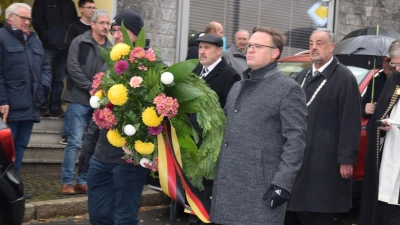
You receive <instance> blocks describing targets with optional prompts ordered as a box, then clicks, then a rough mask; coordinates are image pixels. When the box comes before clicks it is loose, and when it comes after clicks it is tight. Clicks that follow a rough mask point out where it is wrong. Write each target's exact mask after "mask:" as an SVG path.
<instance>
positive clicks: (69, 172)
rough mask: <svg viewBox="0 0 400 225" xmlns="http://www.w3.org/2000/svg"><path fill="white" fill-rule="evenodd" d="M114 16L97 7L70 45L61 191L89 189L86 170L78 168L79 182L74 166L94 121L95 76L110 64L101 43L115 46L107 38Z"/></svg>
mask: <svg viewBox="0 0 400 225" xmlns="http://www.w3.org/2000/svg"><path fill="white" fill-rule="evenodd" d="M110 23H111V22H110V16H109V15H108V12H107V11H106V10H104V9H99V10H96V11H95V12H94V13H93V16H92V18H91V23H90V25H91V28H92V29H91V30H88V31H86V32H85V33H83V34H81V35H79V36H78V37H76V38H75V39H74V40H73V41H72V43H71V46H70V49H69V53H68V60H67V68H68V73H69V75H70V79H68V80H67V87H66V90H65V94H64V96H63V100H64V101H66V102H68V108H67V111H68V136H67V137H68V142H67V146H66V147H65V150H64V159H63V163H62V165H61V171H62V175H61V180H62V187H61V194H75V192H78V193H87V185H86V174H85V173H83V172H82V171H78V175H77V179H76V185H75V187H74V188H72V184H73V182H74V167H75V163H76V158H77V155H78V151H79V148H80V147H81V144H82V137H83V132H84V130H85V127H87V126H89V124H90V122H91V121H92V113H93V109H92V107H91V106H90V104H89V99H90V93H89V91H90V90H91V89H92V82H93V77H94V75H95V74H96V73H98V72H102V71H105V70H106V69H107V64H106V63H105V61H104V59H103V57H102V56H101V54H100V51H99V49H98V46H101V47H103V48H108V47H111V42H110V41H109V40H108V39H107V34H108V29H109V27H110Z"/></svg>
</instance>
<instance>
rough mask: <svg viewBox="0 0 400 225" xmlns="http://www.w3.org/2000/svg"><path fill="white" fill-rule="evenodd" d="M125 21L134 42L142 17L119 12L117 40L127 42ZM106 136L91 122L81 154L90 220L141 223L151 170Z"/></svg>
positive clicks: (113, 28) (114, 23)
mask: <svg viewBox="0 0 400 225" xmlns="http://www.w3.org/2000/svg"><path fill="white" fill-rule="evenodd" d="M122 22H124V25H125V27H126V28H127V30H128V34H129V37H130V40H131V41H132V42H135V41H136V39H137V36H138V35H139V32H140V30H141V29H142V27H143V26H144V23H143V19H142V17H140V15H139V14H137V13H136V12H134V11H131V10H123V11H120V12H119V13H118V14H117V15H116V16H115V17H114V19H113V21H112V25H111V33H112V34H113V37H114V40H115V42H116V43H122V42H123V41H124V37H123V35H122V32H121V24H122ZM106 135H107V130H106V129H102V130H100V129H99V127H98V126H97V125H96V123H94V122H92V123H91V124H90V127H89V130H88V133H87V134H86V135H85V140H84V141H83V145H82V153H81V155H80V156H79V170H80V171H83V172H87V184H88V187H89V195H88V205H89V214H90V223H91V224H96V225H100V224H132V225H136V224H138V223H139V218H138V213H139V207H140V204H139V203H140V199H141V196H142V191H143V187H144V183H145V181H146V176H147V174H148V171H149V170H148V169H147V168H144V167H142V166H140V165H136V166H135V165H134V164H130V163H127V162H126V160H124V159H123V158H122V157H123V155H124V153H123V151H121V148H117V147H114V146H112V145H111V144H110V143H109V142H108V139H107V136H106ZM89 160H90V161H89ZM89 165H90V166H89Z"/></svg>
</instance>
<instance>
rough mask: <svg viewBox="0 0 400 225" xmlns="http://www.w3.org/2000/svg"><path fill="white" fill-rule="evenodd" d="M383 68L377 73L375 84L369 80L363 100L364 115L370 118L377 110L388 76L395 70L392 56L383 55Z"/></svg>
mask: <svg viewBox="0 0 400 225" xmlns="http://www.w3.org/2000/svg"><path fill="white" fill-rule="evenodd" d="M382 67H383V68H382V70H380V71H379V73H378V74H376V75H375V84H373V82H372V81H371V82H369V84H368V88H367V91H366V92H365V94H364V96H363V98H362V101H361V104H362V106H361V110H362V116H363V117H364V118H370V117H371V116H372V114H373V113H374V111H375V105H376V102H377V101H378V99H379V96H381V92H382V90H383V86H384V85H385V82H386V78H387V77H388V76H389V75H390V74H391V73H392V72H393V71H394V69H395V68H394V67H392V66H390V58H389V57H387V56H383V57H382ZM372 85H374V101H373V102H371V99H372Z"/></svg>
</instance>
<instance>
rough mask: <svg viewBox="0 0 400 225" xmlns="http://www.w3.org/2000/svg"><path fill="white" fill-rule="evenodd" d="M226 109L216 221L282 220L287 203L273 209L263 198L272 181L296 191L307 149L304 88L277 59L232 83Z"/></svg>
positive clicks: (256, 224) (259, 223)
mask: <svg viewBox="0 0 400 225" xmlns="http://www.w3.org/2000/svg"><path fill="white" fill-rule="evenodd" d="M225 112H226V117H227V123H226V128H225V134H224V139H223V145H222V147H221V151H220V154H219V157H218V161H217V167H216V171H215V178H214V187H213V196H212V204H211V220H212V221H213V222H214V223H217V224H229V225H235V224H236V225H243V224H252V225H268V224H273V225H278V224H279V225H281V224H283V220H284V215H285V210H286V204H283V205H281V206H279V207H278V208H276V209H271V208H270V207H269V202H266V201H264V200H263V196H264V194H265V193H266V191H267V190H268V188H269V187H270V185H271V184H274V185H276V186H279V187H281V188H283V189H285V190H287V191H289V192H290V191H291V190H292V185H293V183H294V179H295V177H296V174H297V172H298V171H299V169H300V167H301V163H302V159H303V151H304V147H305V130H306V116H307V108H306V104H305V96H304V92H303V91H302V90H301V88H300V86H299V85H298V84H297V83H296V82H295V81H294V80H293V79H291V78H289V77H286V76H284V75H283V74H281V73H280V72H279V70H278V68H277V63H276V62H273V63H271V64H269V65H268V66H266V67H263V68H260V69H259V70H254V71H252V72H251V74H250V78H249V79H245V80H242V81H239V82H236V83H235V84H234V85H233V87H232V89H231V91H230V93H229V96H228V99H227V103H226V106H225Z"/></svg>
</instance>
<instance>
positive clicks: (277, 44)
mask: <svg viewBox="0 0 400 225" xmlns="http://www.w3.org/2000/svg"><path fill="white" fill-rule="evenodd" d="M78 8H79V11H80V13H81V17H80V18H78V17H77V12H76V9H75V5H74V3H73V2H72V1H69V0H68V1H67V0H65V1H54V5H51V7H49V5H47V4H45V1H44V0H43V1H41V0H36V1H35V2H34V4H33V8H31V7H30V6H29V5H27V4H25V3H13V4H11V5H10V6H9V7H8V8H7V9H6V10H5V18H6V23H5V24H4V27H3V28H1V29H0V56H1V58H0V114H1V116H2V119H3V120H4V121H6V122H7V125H8V126H9V127H10V128H11V131H12V134H13V138H14V142H15V148H16V160H15V169H16V171H17V172H18V171H19V168H20V166H21V162H22V158H23V154H24V150H25V148H26V146H27V144H28V142H29V138H30V135H31V131H32V127H33V124H34V123H36V122H39V121H40V116H49V115H50V116H58V117H64V132H63V137H62V143H64V144H66V148H65V151H64V158H63V163H62V168H61V171H62V181H61V193H62V194H76V193H88V206H89V214H90V222H91V223H92V224H96V225H97V224H138V221H139V218H138V210H139V203H140V198H141V194H142V190H143V186H144V184H145V180H146V176H147V174H148V172H149V171H148V169H146V168H144V167H141V166H140V165H137V166H136V165H132V164H129V163H127V162H126V161H125V160H123V159H122V156H123V151H120V150H119V149H118V148H116V147H114V146H112V145H111V144H110V143H109V141H108V140H107V137H106V132H107V131H106V130H101V129H99V127H98V126H97V125H96V124H95V123H93V122H91V120H92V119H91V116H92V113H93V109H92V107H91V106H90V104H89V99H90V94H89V91H90V90H91V88H92V81H93V77H94V75H95V74H96V73H98V72H102V71H105V70H106V69H107V64H106V62H105V61H104V59H103V57H102V55H101V54H100V52H99V49H98V48H97V46H101V47H103V48H108V47H111V46H112V43H111V41H110V40H108V38H107V35H108V33H109V32H110V33H111V35H112V37H113V39H114V41H115V43H122V42H123V41H124V36H123V35H122V32H121V25H122V22H124V24H125V26H126V28H127V31H128V34H129V38H130V41H131V42H132V43H135V41H136V39H137V36H138V34H139V32H140V30H141V29H142V27H143V26H144V21H143V19H142V17H141V16H140V15H139V14H138V13H136V12H134V11H131V10H122V11H120V12H118V13H117V15H116V16H115V17H114V18H113V19H111V18H110V15H109V13H108V12H107V11H106V10H104V9H96V6H95V2H94V1H93V0H79V2H78ZM31 23H33V24H32V25H33V27H34V29H35V31H36V32H37V33H35V32H32V31H30V30H29V27H30V25H31ZM223 31H224V29H223V26H222V25H221V24H220V23H218V22H215V21H213V22H210V23H209V24H208V25H207V26H206V28H205V31H204V32H201V33H198V34H196V35H194V36H193V37H192V38H191V39H190V40H189V51H188V56H187V59H191V58H198V59H199V60H200V61H199V63H198V65H197V66H196V68H195V69H194V70H193V73H195V74H196V75H198V77H199V78H200V79H203V80H204V81H205V82H206V83H207V84H208V85H209V87H210V88H211V89H212V90H213V91H215V92H216V94H217V96H218V98H219V102H220V105H221V108H223V109H224V110H225V114H226V118H227V123H226V128H225V133H224V138H223V142H222V145H221V149H220V153H219V157H218V160H217V167H216V170H215V179H214V180H206V179H204V180H203V185H204V190H202V191H200V196H198V197H199V198H202V199H203V200H204V202H209V204H210V205H211V211H210V219H211V221H213V223H215V224H301V225H313V224H316V225H324V224H334V220H335V214H336V213H342V212H348V211H349V209H350V208H351V207H352V182H353V180H352V176H353V167H354V165H356V163H357V156H358V145H359V140H360V132H361V123H360V121H361V117H362V116H363V117H366V118H369V122H368V125H367V134H368V149H367V153H366V159H365V176H364V185H363V193H362V198H361V211H360V224H361V225H369V224H371V225H378V224H387V225H389V224H400V206H399V205H400V196H399V189H400V182H399V181H400V161H399V160H398V159H399V158H400V154H399V153H398V151H396V150H397V149H398V146H400V135H399V134H400V133H399V132H400V108H399V109H397V107H398V105H397V103H398V99H399V96H400V73H399V72H400V39H396V40H395V41H394V42H393V43H392V44H391V46H390V48H389V55H387V56H384V57H383V69H382V71H380V72H379V73H378V74H377V75H376V76H375V78H374V79H375V81H374V84H370V85H369V86H368V88H367V91H366V94H365V95H363V97H362V98H361V97H360V94H359V90H358V84H357V81H356V79H355V77H354V76H353V74H352V73H351V71H350V70H349V69H348V68H347V67H346V66H345V65H343V64H341V63H340V62H339V61H338V59H337V58H336V57H335V56H334V55H333V52H334V49H335V39H334V34H333V33H332V32H331V31H329V30H325V29H317V30H315V31H314V32H312V34H311V36H310V38H309V50H310V59H311V61H312V63H313V64H312V66H311V67H310V68H306V69H304V70H303V71H302V72H301V73H299V75H298V76H297V77H296V79H292V78H289V77H287V76H285V75H283V74H282V73H281V72H280V71H279V70H278V63H277V60H278V59H279V58H280V56H281V54H282V50H283V47H284V44H285V42H286V37H285V36H284V35H283V34H282V33H280V32H278V31H277V30H275V29H274V28H271V27H255V28H254V29H253V30H252V34H251V35H250V34H249V32H248V31H246V30H243V29H240V30H238V31H237V32H236V34H235V37H234V43H233V44H232V46H230V48H228V49H227V50H226V51H225V52H223V46H224V41H223V38H222V37H223V36H224V34H223ZM36 35H38V38H37V36H36ZM64 79H65V80H66V85H65V87H64V83H63V82H64ZM61 101H65V102H67V103H68V106H67V108H66V111H65V113H64V111H63V110H62V107H61ZM376 121H379V123H378V125H377V124H376ZM85 133H86V134H85ZM84 134H85V135H84ZM80 149H82V151H81V153H80V155H79V169H78V173H77V174H76V176H75V174H74V168H75V163H76V159H77V157H78V153H79V150H80ZM128 174H129V175H128ZM74 181H75V182H74ZM74 183H75V185H74ZM188 224H203V222H202V221H201V220H200V219H199V218H197V217H196V215H191V216H190V219H189V223H188Z"/></svg>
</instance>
